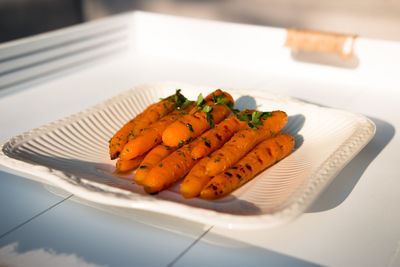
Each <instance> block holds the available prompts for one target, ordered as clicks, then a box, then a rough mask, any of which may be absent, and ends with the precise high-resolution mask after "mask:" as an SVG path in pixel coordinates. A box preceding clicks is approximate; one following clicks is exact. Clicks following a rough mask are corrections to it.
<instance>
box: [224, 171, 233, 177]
mask: <svg viewBox="0 0 400 267" xmlns="http://www.w3.org/2000/svg"><path fill="white" fill-rule="evenodd" d="M224 174H226V175H228V176H229V177H232V173H230V172H224Z"/></svg>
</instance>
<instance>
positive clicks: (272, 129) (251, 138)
mask: <svg viewBox="0 0 400 267" xmlns="http://www.w3.org/2000/svg"><path fill="white" fill-rule="evenodd" d="M260 123H261V125H258V129H252V128H250V127H249V126H247V127H246V128H244V129H243V130H240V131H238V132H237V133H236V134H235V135H234V136H233V137H232V138H231V139H230V140H229V141H228V142H226V143H225V144H224V145H223V146H222V147H221V148H220V149H219V150H217V151H215V152H214V153H212V154H211V157H210V158H209V159H208V162H207V165H206V174H207V175H210V176H215V175H217V174H219V173H220V172H222V171H224V170H225V169H227V168H229V167H230V166H233V164H235V163H236V162H237V161H239V159H240V158H242V157H243V156H244V155H245V154H247V153H248V152H249V151H250V150H251V149H253V148H254V147H255V146H256V145H257V144H258V143H259V142H261V141H263V140H265V139H267V138H269V137H271V136H274V135H275V134H277V133H279V131H280V130H282V129H283V127H284V126H285V125H286V123H287V114H286V113H285V112H283V111H273V112H271V114H270V116H269V117H266V118H263V119H261V120H260Z"/></svg>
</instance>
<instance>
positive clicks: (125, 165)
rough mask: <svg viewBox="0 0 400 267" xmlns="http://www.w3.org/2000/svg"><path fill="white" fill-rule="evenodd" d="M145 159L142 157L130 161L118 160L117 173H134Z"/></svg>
mask: <svg viewBox="0 0 400 267" xmlns="http://www.w3.org/2000/svg"><path fill="white" fill-rule="evenodd" d="M143 158H144V156H140V157H137V158H134V159H130V160H121V159H118V160H117V163H116V167H117V169H116V172H121V173H123V172H129V171H133V170H134V169H136V168H137V167H138V166H139V165H140V162H142V160H143Z"/></svg>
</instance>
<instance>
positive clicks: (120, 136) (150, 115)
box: [109, 100, 174, 159]
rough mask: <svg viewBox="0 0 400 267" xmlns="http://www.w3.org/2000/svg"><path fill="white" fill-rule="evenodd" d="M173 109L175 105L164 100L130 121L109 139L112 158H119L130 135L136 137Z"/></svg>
mask: <svg viewBox="0 0 400 267" xmlns="http://www.w3.org/2000/svg"><path fill="white" fill-rule="evenodd" d="M173 109H174V105H169V106H168V100H162V101H160V102H157V103H154V104H152V105H150V106H149V107H147V108H146V109H145V110H144V111H143V112H142V113H140V114H138V115H137V116H136V117H135V118H133V119H131V120H130V121H128V122H127V123H126V124H125V125H124V126H122V128H121V129H119V130H118V131H117V132H116V133H115V134H114V136H113V137H112V138H111V139H110V141H109V148H110V158H111V159H116V158H118V156H119V154H120V153H121V150H122V148H123V147H124V145H125V144H126V143H127V141H128V137H134V136H135V135H137V134H138V133H140V132H141V131H142V130H143V129H144V128H146V127H148V126H149V125H150V124H152V123H153V122H155V121H157V120H158V119H159V118H160V116H161V115H162V114H163V113H165V114H168V113H169V112H171V111H172V110H173Z"/></svg>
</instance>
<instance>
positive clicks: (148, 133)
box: [120, 104, 193, 160]
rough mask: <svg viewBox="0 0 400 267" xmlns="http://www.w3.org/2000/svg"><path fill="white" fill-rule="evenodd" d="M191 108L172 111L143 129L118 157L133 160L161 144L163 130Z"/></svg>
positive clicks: (190, 106)
mask: <svg viewBox="0 0 400 267" xmlns="http://www.w3.org/2000/svg"><path fill="white" fill-rule="evenodd" d="M192 107H193V104H191V105H189V106H188V107H187V108H186V109H184V110H174V111H173V112H171V113H170V114H168V115H166V116H164V117H162V118H161V119H160V120H158V121H156V122H155V123H153V124H152V125H150V126H149V127H148V128H146V129H144V130H143V131H142V132H141V133H140V134H139V135H137V136H136V138H135V139H133V140H131V141H129V142H128V143H127V144H126V145H125V146H124V148H123V150H122V151H121V154H120V157H121V159H123V160H128V159H133V158H135V157H137V156H140V155H143V154H144V153H146V152H147V151H149V150H150V149H152V148H153V147H155V146H157V145H158V144H160V143H161V142H162V139H161V135H162V133H163V132H164V130H165V129H166V128H167V127H168V125H170V124H171V123H173V122H174V121H176V120H178V119H180V118H182V117H183V116H184V115H183V114H185V111H186V112H187V111H188V110H190V109H191V108H192Z"/></svg>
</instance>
